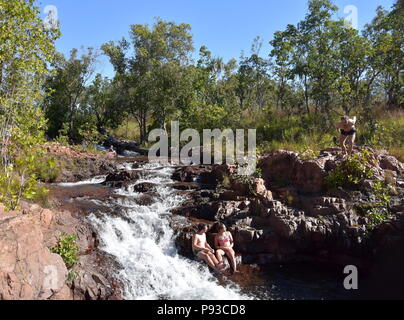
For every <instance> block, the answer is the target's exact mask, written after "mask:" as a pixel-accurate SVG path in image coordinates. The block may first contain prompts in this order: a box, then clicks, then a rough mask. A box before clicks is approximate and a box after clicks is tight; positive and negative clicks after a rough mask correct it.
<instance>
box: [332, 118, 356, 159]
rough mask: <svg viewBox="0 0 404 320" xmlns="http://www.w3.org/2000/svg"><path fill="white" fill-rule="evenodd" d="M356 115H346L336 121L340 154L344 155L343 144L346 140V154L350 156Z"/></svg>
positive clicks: (354, 134) (354, 133) (353, 140)
mask: <svg viewBox="0 0 404 320" xmlns="http://www.w3.org/2000/svg"><path fill="white" fill-rule="evenodd" d="M355 124H356V117H353V118H352V119H350V118H349V117H348V116H344V117H342V118H341V121H340V122H338V123H337V124H336V125H335V127H336V128H337V130H338V131H339V133H340V136H339V144H340V146H341V149H342V154H343V155H346V154H347V150H346V146H345V142H346V141H347V142H348V155H349V156H352V150H353V144H354V142H355V137H356V128H355Z"/></svg>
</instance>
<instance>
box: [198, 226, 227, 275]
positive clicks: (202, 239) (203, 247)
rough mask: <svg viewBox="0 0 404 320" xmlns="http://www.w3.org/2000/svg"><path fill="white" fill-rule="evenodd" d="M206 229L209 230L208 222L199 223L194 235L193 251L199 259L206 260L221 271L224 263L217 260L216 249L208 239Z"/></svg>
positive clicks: (210, 265)
mask: <svg viewBox="0 0 404 320" xmlns="http://www.w3.org/2000/svg"><path fill="white" fill-rule="evenodd" d="M206 231H208V226H207V225H206V224H204V223H200V224H198V226H197V232H196V234H194V236H193V237H192V252H193V253H194V256H195V257H196V258H197V259H199V260H203V261H205V262H206V263H207V264H208V265H209V267H211V268H212V269H213V270H215V271H221V269H223V267H224V265H223V263H220V262H219V261H218V260H217V258H216V256H215V250H213V249H212V247H211V246H210V245H209V243H208V242H207V241H206Z"/></svg>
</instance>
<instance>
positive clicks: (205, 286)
mask: <svg viewBox="0 0 404 320" xmlns="http://www.w3.org/2000/svg"><path fill="white" fill-rule="evenodd" d="M139 172H141V174H142V176H141V178H140V179H139V180H137V181H136V183H135V184H139V183H143V182H151V183H154V184H156V185H157V190H156V197H157V201H156V202H154V203H153V204H151V205H149V206H141V205H138V204H136V202H134V201H131V200H130V199H133V198H136V197H140V196H142V194H139V193H136V192H132V191H130V190H133V188H131V187H130V188H128V189H129V191H126V190H124V189H119V190H118V191H117V193H119V194H121V195H125V196H126V197H127V198H126V200H124V201H122V199H121V200H116V201H120V202H119V203H118V204H119V205H120V206H121V207H122V209H123V212H122V216H118V217H117V216H111V215H107V214H105V215H103V216H101V217H99V216H98V217H97V216H95V215H92V216H90V217H89V219H90V221H91V222H92V223H93V225H95V227H96V228H97V230H98V234H99V237H100V240H101V250H103V251H105V252H107V253H109V254H110V255H112V256H113V257H114V258H115V259H116V261H117V262H118V263H119V265H120V266H121V268H120V270H116V273H117V274H116V276H117V277H118V278H119V279H120V280H121V281H122V282H123V283H124V297H125V298H126V299H179V300H180V299H187V300H197V299H229V300H235V299H248V298H249V297H248V296H246V295H244V294H242V293H241V292H240V289H239V287H238V286H236V285H227V286H223V285H221V284H219V282H218V280H217V279H216V278H215V277H213V275H212V274H211V273H210V272H209V270H208V268H207V266H205V265H203V264H201V263H199V262H196V261H191V260H189V259H186V258H184V257H181V256H180V255H178V253H177V250H176V247H175V243H174V240H175V238H174V233H173V230H172V228H171V227H170V225H169V223H170V220H169V219H170V210H171V209H173V208H175V207H177V206H178V205H180V204H181V202H182V201H183V200H184V197H183V196H179V195H178V193H177V192H176V191H175V190H174V189H172V188H171V187H168V186H167V184H169V183H172V182H173V181H172V180H171V175H172V172H173V169H172V168H170V167H169V166H164V167H161V165H157V164H147V165H145V166H144V167H143V168H142V169H141V170H140V171H139ZM135 184H134V185H135Z"/></svg>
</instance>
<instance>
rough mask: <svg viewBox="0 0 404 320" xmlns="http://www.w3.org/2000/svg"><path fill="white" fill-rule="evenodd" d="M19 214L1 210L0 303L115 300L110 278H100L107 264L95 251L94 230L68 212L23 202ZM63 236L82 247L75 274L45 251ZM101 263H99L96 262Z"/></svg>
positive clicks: (59, 258) (57, 258)
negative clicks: (71, 276)
mask: <svg viewBox="0 0 404 320" xmlns="http://www.w3.org/2000/svg"><path fill="white" fill-rule="evenodd" d="M22 208H23V210H21V211H13V212H5V211H4V208H3V207H2V206H1V205H0V243H1V246H0V300H1V299H5V300H70V299H110V298H119V289H117V288H116V286H115V287H114V285H113V284H112V283H113V279H112V278H111V277H109V276H108V275H106V273H105V274H104V275H103V274H101V273H102V271H101V272H100V270H102V267H100V268H96V267H95V266H96V265H97V264H96V263H95V262H96V261H97V260H98V265H100V264H104V265H106V264H107V263H108V262H107V261H108V259H107V258H105V257H102V256H101V255H99V254H98V253H97V252H96V250H95V247H96V239H95V238H94V236H95V233H94V232H93V230H92V229H91V228H90V227H89V226H88V225H86V224H85V223H83V222H82V221H81V220H80V219H78V218H77V217H74V216H73V215H72V213H70V212H68V211H56V210H49V209H43V208H41V207H39V206H38V205H31V204H28V203H22ZM62 233H65V234H75V235H77V244H78V246H79V247H80V253H79V254H80V256H79V263H78V266H76V267H74V269H73V271H74V272H77V276H76V279H75V280H74V281H73V282H71V281H70V282H69V281H68V274H69V272H71V271H72V270H68V269H67V268H66V265H65V263H64V262H63V259H62V258H61V256H59V255H58V254H55V253H52V252H51V251H50V250H49V248H51V247H53V246H55V245H56V243H57V241H58V238H59V237H60V236H61V235H62ZM102 260H104V261H103V262H102V263H101V262H100V261H102Z"/></svg>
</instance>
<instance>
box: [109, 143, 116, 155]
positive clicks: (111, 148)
mask: <svg viewBox="0 0 404 320" xmlns="http://www.w3.org/2000/svg"><path fill="white" fill-rule="evenodd" d="M108 152H109V153H112V154H113V155H114V156H116V151H115V149H114V146H113V145H111V146H110V147H109V149H108Z"/></svg>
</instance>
